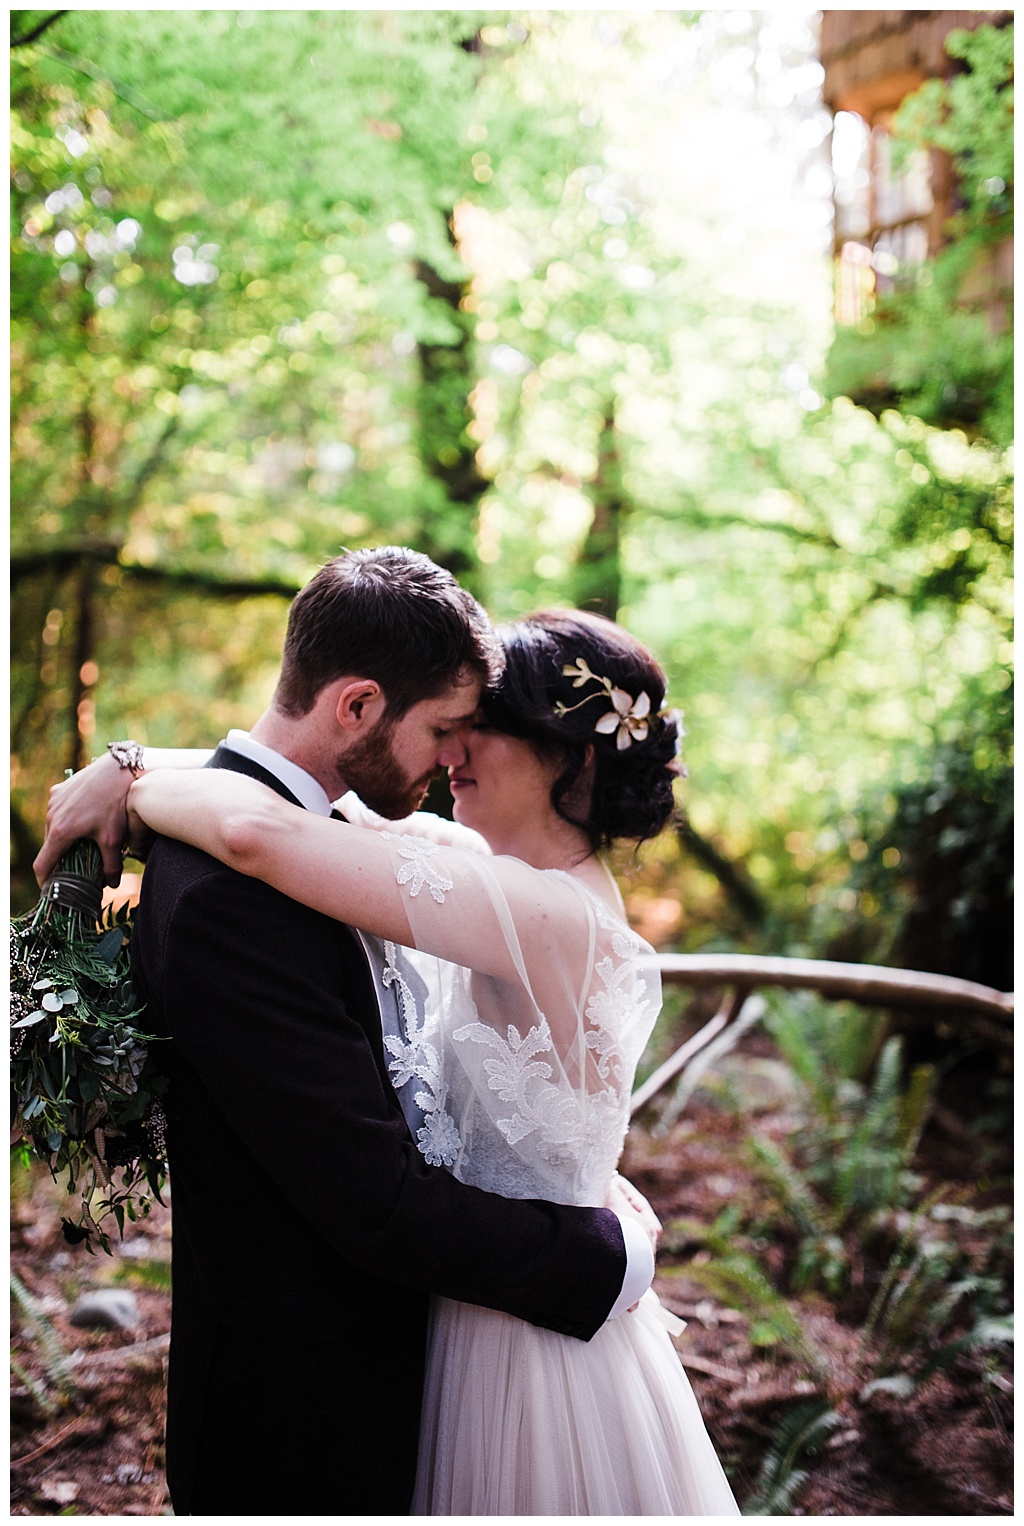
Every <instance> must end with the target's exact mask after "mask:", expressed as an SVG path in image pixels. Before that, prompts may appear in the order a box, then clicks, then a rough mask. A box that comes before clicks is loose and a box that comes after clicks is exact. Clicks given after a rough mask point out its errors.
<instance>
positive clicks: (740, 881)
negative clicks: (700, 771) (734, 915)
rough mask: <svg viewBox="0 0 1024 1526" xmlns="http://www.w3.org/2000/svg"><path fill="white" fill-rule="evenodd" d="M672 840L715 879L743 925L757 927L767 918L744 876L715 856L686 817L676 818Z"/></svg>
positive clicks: (725, 859)
mask: <svg viewBox="0 0 1024 1526" xmlns="http://www.w3.org/2000/svg"><path fill="white" fill-rule="evenodd" d="M676 836H677V837H678V838H679V841H680V843H681V844H682V846H683V847H684V848H686V849H688V850H689V852H690V853H691V854H692V855H693V857H694V858H695V859H696V860H697V862H698V863H699V864H700V865H702V867H703V868H705V869H708V870H710V872H711V873H712V874H713V875H714V876H715V878H716V880H717V881H718V883H719V884H720V885H721V887H722V889H723V890H724V891H725V893H726V895H727V896H728V898H729V900H730V901H732V903H733V905H734V906H735V907H736V909H737V911H739V913H740V914H741V916H742V917H743V919H744V921H745V922H750V923H753V924H754V926H755V927H759V926H760V925H761V923H762V922H763V921H764V919H765V917H766V915H767V911H768V908H767V907H766V906H765V903H764V901H763V900H762V898H761V896H760V894H759V893H758V891H757V890H756V889H755V888H754V886H753V885H752V884H751V883H750V881H749V880H748V879H747V877H746V875H745V874H744V873H743V872H742V871H741V870H740V869H739V868H738V867H737V866H736V865H735V864H733V863H730V861H729V860H728V859H727V858H725V857H724V856H723V855H722V854H721V853H719V851H718V849H717V848H716V847H715V846H714V844H713V843H710V842H708V840H707V838H706V837H702V836H701V835H700V833H699V832H698V831H697V829H696V827H694V826H691V824H690V822H689V820H688V819H687V817H685V816H681V817H680V818H679V820H678V822H677V824H676Z"/></svg>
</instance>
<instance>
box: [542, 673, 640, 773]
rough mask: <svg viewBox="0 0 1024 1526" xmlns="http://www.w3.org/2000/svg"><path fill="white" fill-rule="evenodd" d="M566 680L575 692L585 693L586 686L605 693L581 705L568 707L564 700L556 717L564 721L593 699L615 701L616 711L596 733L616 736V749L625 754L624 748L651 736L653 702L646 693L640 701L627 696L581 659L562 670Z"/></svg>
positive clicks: (607, 715) (597, 725)
mask: <svg viewBox="0 0 1024 1526" xmlns="http://www.w3.org/2000/svg"><path fill="white" fill-rule="evenodd" d="M562 672H563V673H564V674H565V676H566V678H571V679H572V686H573V688H574V689H581V688H582V687H583V685H584V684H586V683H596V684H600V685H601V690H602V692H601V693H597V694H588V695H587V697H586V698H585V699H581V700H580V702H579V704H578V705H565V704H563V703H562V701H561V700H559V701H558V702H557V704H556V705H555V714H556V715H557V716H558V717H559V719H561V717H562V716H563V715H570V714H571V713H572V712H573V711H574V710H579V709H581V708H582V706H583V705H588V704H589V703H590V701H591V700H592V699H605V698H607V699H608V700H610V701H611V705H612V708H611V709H610V710H608V711H607V712H606V713H605V714H604V715H602V716H600V717H599V719H598V720H597V721H596V722H595V723H594V730H595V731H599V732H601V733H602V735H604V736H611V734H612V733H613V732H615V733H616V736H615V745H616V747H617V748H618V749H619V751H620V752H621V751H622V750H623V748H626V747H630V746H632V744H633V742H634V741H637V742H642V741H643V740H644V738H645V737H646V736H647V732H648V729H649V722H648V716H649V715H650V713H651V700H650V696H649V695H648V694H647V693H646V691H644V690H641V691H640V693H639V694H638V695H637V697H636V699H634V698H633V696H632V695H631V694H627V693H626V691H625V689H616V688H615V686H614V684H613V683H612V681H611V679H610V678H602V677H601V676H600V674H598V673H592V672H591V671H590V668H589V667H588V666H587V663H586V661H585V659H584V658H582V657H577V658H576V661H575V662H570V663H567V664H566V666H565V667H564V668H563V669H562Z"/></svg>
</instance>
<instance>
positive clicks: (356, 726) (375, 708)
mask: <svg viewBox="0 0 1024 1526" xmlns="http://www.w3.org/2000/svg"><path fill="white" fill-rule="evenodd" d="M386 703H387V702H386V700H385V698H384V691H383V690H382V688H381V686H380V684H379V683H378V682H377V680H376V679H375V678H352V679H348V680H346V681H345V682H344V683H343V684H342V686H341V688H340V689H339V691H338V694H337V702H336V705H335V711H334V714H335V719H336V720H337V722H338V725H339V726H341V727H342V729H343V730H345V731H349V732H364V733H365V732H366V731H368V730H369V729H370V728H371V727H372V726H375V725H376V724H377V722H378V721H379V720H380V718H381V716H382V715H383V714H384V710H385V707H386Z"/></svg>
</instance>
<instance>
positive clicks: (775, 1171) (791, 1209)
mask: <svg viewBox="0 0 1024 1526" xmlns="http://www.w3.org/2000/svg"><path fill="white" fill-rule="evenodd" d="M747 1150H748V1152H749V1154H750V1156H751V1157H752V1159H753V1162H754V1165H755V1167H756V1168H757V1169H758V1171H759V1172H760V1174H761V1175H762V1176H763V1177H764V1179H765V1180H766V1181H767V1182H768V1183H769V1184H770V1185H771V1186H772V1187H774V1188H775V1190H776V1192H777V1193H778V1196H779V1199H780V1201H781V1204H782V1208H783V1210H784V1211H785V1212H786V1213H788V1214H789V1217H790V1218H791V1219H792V1221H793V1223H794V1224H795V1225H796V1227H797V1229H799V1231H800V1233H801V1234H804V1235H820V1234H821V1233H823V1231H824V1229H825V1224H824V1220H823V1216H822V1213H821V1210H820V1208H819V1206H818V1202H817V1200H816V1198H815V1196H814V1193H813V1192H812V1191H811V1189H810V1187H809V1186H808V1184H807V1182H806V1181H805V1180H804V1178H803V1177H802V1176H801V1175H800V1172H799V1171H798V1170H797V1168H796V1167H795V1166H794V1165H793V1163H792V1161H791V1160H790V1159H789V1157H788V1156H787V1155H785V1154H784V1152H783V1151H782V1150H780V1149H779V1147H778V1145H777V1144H776V1143H775V1141H774V1140H772V1139H768V1138H766V1137H765V1136H764V1135H763V1134H752V1135H751V1136H750V1137H749V1139H748V1140H747Z"/></svg>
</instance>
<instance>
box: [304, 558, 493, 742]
mask: <svg viewBox="0 0 1024 1526" xmlns="http://www.w3.org/2000/svg"><path fill="white" fill-rule="evenodd" d="M501 665H502V663H501V646H500V643H499V642H498V640H497V638H496V637H495V635H494V632H493V629H492V627H491V622H490V621H489V620H488V618H487V616H486V614H485V613H484V611H483V610H482V609H481V607H480V605H479V604H478V603H477V602H476V600H475V599H474V598H473V597H472V595H471V594H468V593H467V592H466V590H465V589H464V588H460V587H459V585H458V583H457V582H456V581H455V579H454V578H453V577H452V575H451V573H450V572H447V571H446V570H445V569H444V568H443V567H438V566H437V565H436V563H434V562H432V561H431V560H430V558H429V557H427V556H423V555H422V554H421V553H420V552H418V551H410V550H409V549H408V548H407V547H405V546H378V547H375V548H374V549H372V550H366V551H346V552H344V553H343V554H342V555H341V556H336V557H335V558H334V559H333V561H330V562H328V563H327V565H326V566H325V567H321V568H320V571H319V572H318V573H317V574H316V576H315V577H313V578H311V579H310V581H309V582H308V583H307V584H306V586H305V588H303V589H302V590H301V592H300V593H299V594H298V595H297V596H296V598H295V600H294V602H293V603H292V607H291V609H290V611H289V614H288V632H287V635H286V636H285V642H284V656H283V659H282V662H281V676H280V678H279V679H278V684H277V690H276V692H275V695H274V703H275V705H276V706H277V708H278V709H279V710H283V711H284V712H285V714H286V715H292V716H298V715H307V714H308V713H309V711H310V710H311V709H312V708H313V705H314V704H315V703H316V697H317V695H318V694H319V693H320V691H321V690H322V689H323V688H324V687H325V685H327V684H329V683H332V682H333V680H334V679H336V678H341V677H342V676H343V675H345V674H347V673H351V674H355V675H358V676H359V677H360V678H373V679H376V681H377V682H378V683H379V684H380V686H381V689H382V690H383V691H384V695H385V698H386V700H387V713H388V714H389V715H391V716H392V717H397V716H401V715H404V714H405V712H406V711H407V710H408V709H409V708H410V707H411V706H412V705H414V704H416V703H417V701H418V700H421V699H433V698H434V697H435V696H436V695H438V694H440V693H442V691H443V690H445V689H447V688H449V687H450V686H451V685H453V684H456V683H458V682H460V681H464V680H465V678H466V676H467V675H473V676H475V677H478V678H479V679H480V680H481V682H482V683H484V684H490V683H492V682H494V680H495V679H496V678H497V677H498V676H499V674H500V671H501Z"/></svg>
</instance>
